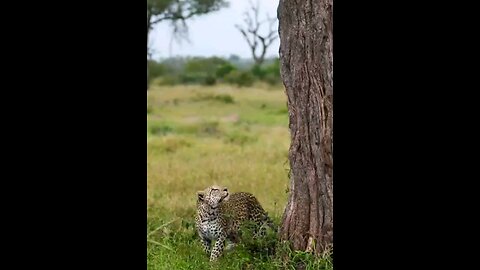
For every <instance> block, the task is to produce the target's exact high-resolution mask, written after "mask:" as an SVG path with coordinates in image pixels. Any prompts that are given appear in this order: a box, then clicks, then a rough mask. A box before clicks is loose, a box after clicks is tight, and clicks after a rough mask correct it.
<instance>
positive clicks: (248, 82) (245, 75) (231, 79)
mask: <svg viewBox="0 0 480 270" xmlns="http://www.w3.org/2000/svg"><path fill="white" fill-rule="evenodd" d="M225 81H226V82H228V83H231V84H235V85H237V86H239V87H245V86H252V85H253V83H254V82H255V77H254V76H253V75H252V73H250V72H248V71H238V70H234V71H232V72H230V73H229V74H228V75H227V76H225Z"/></svg>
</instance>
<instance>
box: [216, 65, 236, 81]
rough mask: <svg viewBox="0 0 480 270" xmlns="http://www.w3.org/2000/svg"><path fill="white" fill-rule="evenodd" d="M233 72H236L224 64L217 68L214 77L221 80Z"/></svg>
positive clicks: (233, 68)
mask: <svg viewBox="0 0 480 270" xmlns="http://www.w3.org/2000/svg"><path fill="white" fill-rule="evenodd" d="M234 70H236V68H235V67H234V66H233V65H232V64H230V63H226V64H223V65H221V66H220V67H218V68H217V71H216V72H215V75H216V76H217V78H219V79H223V78H224V77H225V76H226V75H227V74H229V73H230V72H232V71H234Z"/></svg>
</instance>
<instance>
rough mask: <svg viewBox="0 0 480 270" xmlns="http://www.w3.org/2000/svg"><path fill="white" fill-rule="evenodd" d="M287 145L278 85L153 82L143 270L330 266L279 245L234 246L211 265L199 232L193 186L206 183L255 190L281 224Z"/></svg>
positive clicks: (283, 101)
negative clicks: (259, 247)
mask: <svg viewBox="0 0 480 270" xmlns="http://www.w3.org/2000/svg"><path fill="white" fill-rule="evenodd" d="M289 143H290V134H289V131H288V111H287V107H286V96H285V93H284V91H283V89H281V88H279V89H265V88H235V87H232V86H224V85H217V86H212V87H206V86H175V87H165V86H162V87H159V86H153V87H152V88H151V90H149V91H148V93H147V213H148V215H147V231H148V232H151V234H150V235H148V236H147V239H148V241H147V265H148V269H151V270H153V269H212V268H213V269H215V268H216V267H218V268H219V269H294V268H295V266H296V265H297V264H299V263H302V264H303V265H305V266H306V269H332V268H331V263H329V259H323V260H314V259H313V258H311V257H309V256H310V254H308V253H301V252H292V251H290V250H288V249H287V248H286V247H282V246H281V245H278V246H277V254H269V253H268V252H263V251H260V252H258V251H254V250H252V248H251V245H250V246H245V245H240V246H238V247H237V248H235V249H234V250H232V251H229V252H228V253H226V254H225V256H223V257H221V258H220V260H219V261H218V262H217V263H214V264H211V263H209V262H208V257H207V256H206V255H205V254H204V253H203V251H202V248H201V244H200V242H199V239H198V237H197V234H196V231H195V227H194V215H195V200H196V191H197V190H203V189H204V188H205V187H207V186H210V185H212V184H220V185H224V186H227V187H228V188H229V189H230V190H231V191H232V192H237V191H247V192H251V193H253V194H254V195H255V196H256V197H257V198H258V200H259V201H260V203H261V204H262V206H263V207H264V208H265V210H266V211H267V212H269V214H270V216H272V218H273V219H274V221H276V223H277V224H278V223H279V222H280V218H281V215H282V212H283V208H284V207H285V204H286V201H287V193H286V190H287V187H288V169H289V166H288V148H289ZM159 227H161V228H160V229H158V228H159ZM157 229H158V230H157ZM282 254H283V255H282ZM285 256H287V258H288V259H287V260H282V257H283V258H285Z"/></svg>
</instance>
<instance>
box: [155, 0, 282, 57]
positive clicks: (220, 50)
mask: <svg viewBox="0 0 480 270" xmlns="http://www.w3.org/2000/svg"><path fill="white" fill-rule="evenodd" d="M253 1H254V2H255V1H256V0H253ZM228 2H229V3H230V6H229V7H228V8H223V9H221V10H220V11H217V12H214V13H210V14H207V15H203V16H200V17H196V18H193V19H190V20H189V21H188V28H189V39H190V43H188V42H186V41H182V43H181V44H178V43H176V42H175V41H174V42H173V43H172V46H171V49H172V50H171V55H170V51H169V48H170V39H171V31H172V30H171V28H170V27H169V23H168V22H162V23H160V24H157V25H156V26H155V28H154V29H153V31H152V33H151V34H150V45H151V46H152V47H153V49H154V52H155V54H154V58H155V59H158V58H159V57H169V56H178V55H180V56H187V55H188V56H214V55H215V56H223V57H228V56H230V55H231V54H236V55H239V56H240V57H242V58H243V57H245V58H251V52H250V49H249V47H248V45H247V42H246V41H245V40H244V38H243V36H242V35H241V34H240V32H239V31H238V30H237V29H236V28H235V24H243V18H244V17H243V13H244V12H245V10H246V9H247V8H248V6H249V1H248V0H228ZM259 2H260V19H262V18H265V14H266V13H268V14H269V16H270V17H276V16H277V6H278V0H259ZM277 25H278V23H277V24H276V26H277ZM264 27H265V28H264V29H263V30H264V31H267V30H268V29H267V28H268V25H267V24H265V25H264ZM262 33H263V32H262ZM278 47H279V41H278V38H277V39H276V40H275V42H274V43H273V44H272V45H271V46H270V47H269V48H268V51H267V57H269V56H278Z"/></svg>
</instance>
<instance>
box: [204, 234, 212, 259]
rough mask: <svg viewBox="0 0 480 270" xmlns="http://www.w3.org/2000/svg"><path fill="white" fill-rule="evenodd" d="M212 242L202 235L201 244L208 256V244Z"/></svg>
mask: <svg viewBox="0 0 480 270" xmlns="http://www.w3.org/2000/svg"><path fill="white" fill-rule="evenodd" d="M211 244H212V241H211V240H210V239H208V238H205V237H202V246H203V251H204V252H205V253H206V254H207V256H210V246H211Z"/></svg>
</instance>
